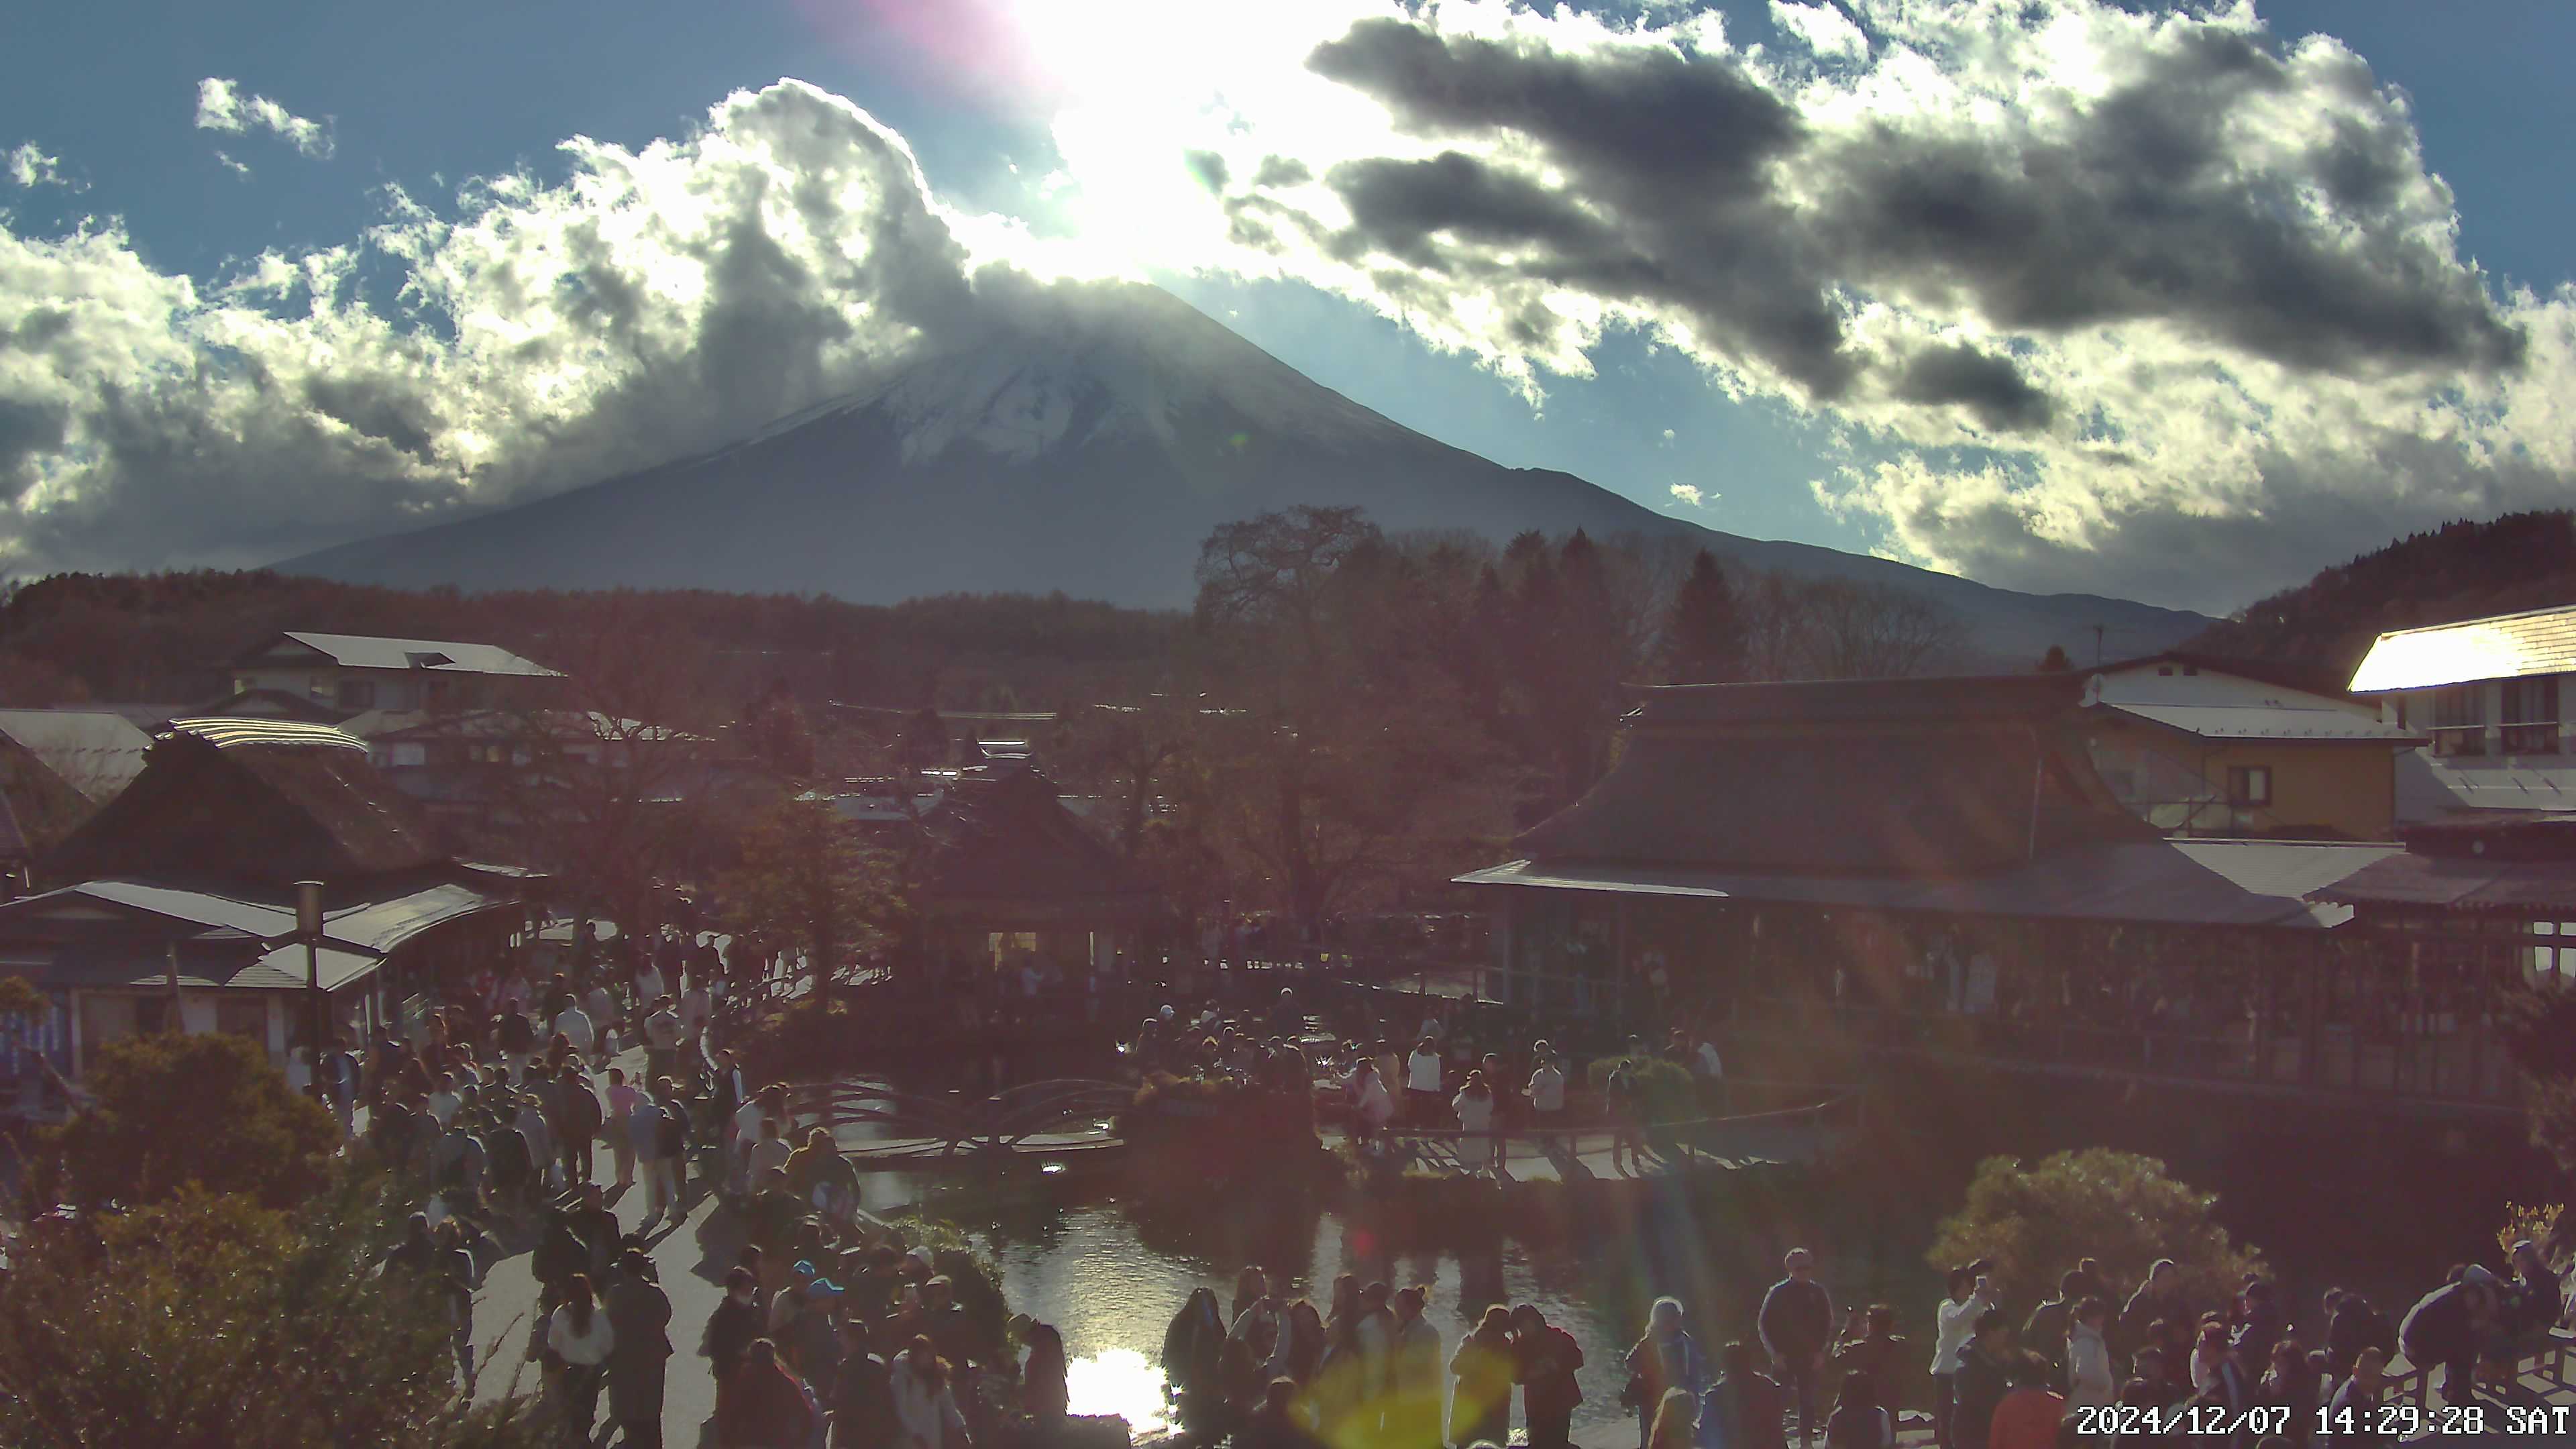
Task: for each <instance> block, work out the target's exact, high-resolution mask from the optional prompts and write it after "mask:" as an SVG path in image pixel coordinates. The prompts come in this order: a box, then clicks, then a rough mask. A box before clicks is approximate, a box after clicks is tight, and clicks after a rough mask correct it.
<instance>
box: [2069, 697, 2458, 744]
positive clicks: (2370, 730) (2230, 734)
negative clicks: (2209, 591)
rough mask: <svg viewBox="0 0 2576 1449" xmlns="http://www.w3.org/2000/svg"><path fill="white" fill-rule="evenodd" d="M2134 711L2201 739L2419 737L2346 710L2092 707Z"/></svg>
mask: <svg viewBox="0 0 2576 1449" xmlns="http://www.w3.org/2000/svg"><path fill="white" fill-rule="evenodd" d="M2096 708H2099V709H2108V710H2117V711H2118V712H2119V713H2121V714H2125V715H2134V716H2136V717H2137V718H2139V719H2142V720H2145V721H2147V722H2148V723H2149V724H2158V725H2163V726H2164V727H2165V728H2167V729H2171V730H2180V731H2181V732H2182V733H2184V734H2187V735H2196V736H2198V737H2199V738H2201V739H2205V740H2361V741H2368V742H2373V743H2377V744H2384V745H2408V744H2422V743H2423V742H2424V738H2425V737H2424V736H2422V735H2420V734H2416V733H2413V732H2412V731H2408V730H2403V729H2400V728H2398V727H2397V726H2395V725H2392V724H2382V723H2381V722H2379V721H2378V720H2376V719H2373V718H2371V717H2370V716H2368V715H2366V714H2360V713H2356V712H2354V711H2352V710H2345V709H2302V708H2299V707H2298V706H2296V705H2286V704H2285V705H2279V706H2275V707H2272V708H2268V709H2266V708H2259V707H2249V706H2245V705H2233V704H2115V703H2111V702H2108V701H2105V702H2104V703H2102V704H2100V705H2098V706H2096Z"/></svg>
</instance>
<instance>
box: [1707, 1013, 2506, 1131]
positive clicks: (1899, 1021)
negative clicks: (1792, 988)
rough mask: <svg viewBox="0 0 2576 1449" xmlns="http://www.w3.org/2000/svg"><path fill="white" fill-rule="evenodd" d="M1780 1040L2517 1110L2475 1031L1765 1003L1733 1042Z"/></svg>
mask: <svg viewBox="0 0 2576 1449" xmlns="http://www.w3.org/2000/svg"><path fill="white" fill-rule="evenodd" d="M1783 1029H1787V1030H1794V1031H1801V1032H1807V1033H1830V1034H1831V1036H1832V1038H1834V1039H1835V1040H1834V1044H1835V1045H1838V1046H1840V1047H1842V1048H1844V1049H1846V1050H1849V1051H1853V1052H1874V1053H1880V1054H1886V1053H1908V1054H1918V1055H1927V1056H1934V1057H1957V1058H1972V1059H1979V1060H1989V1061H1999V1062H2006V1063H2012V1064H2027V1065H2032V1066H2044V1067H2053V1068H2060V1069H2066V1070H2080V1071H2084V1072H2088V1073H2091V1072H2107V1073H2116V1074H2125V1075H2136V1076H2146V1077H2170V1078H2178V1079H2186V1080H2200V1081H2217V1082H2240V1083H2244V1084H2247V1085H2249V1086H2272V1087H2283V1088H2305V1089H2317V1090H2326V1091H2342V1092H2361V1093H2381V1094H2386V1095H2390V1096H2396V1097H2404V1098H2420V1099H2425V1100H2429V1101H2444V1102H2463V1103H2489V1104H2494V1105H2498V1106H2504V1105H2508V1104H2510V1103H2511V1102H2512V1101H2513V1100H2514V1087H2513V1082H2512V1079H2511V1078H2512V1073H2511V1072H2510V1070H2509V1069H2508V1064H2507V1062H2506V1060H2505V1057H2504V1053H2503V1051H2502V1048H2501V1046H2500V1044H2498V1043H2497V1042H2496V1041H2495V1040H2494V1039H2493V1036H2492V1034H2488V1035H2487V1037H2486V1039H2485V1040H2483V1041H2480V1040H2479V1039H2478V1038H2477V1037H2476V1036H2475V1035H2474V1034H2473V1033H2472V1031H2471V1030H2470V1027H2469V1025H2468V1024H2467V1023H2455V1024H2454V1025H2453V1027H2452V1028H2451V1029H2449V1030H2438V1029H2434V1028H2432V1027H2431V1026H2430V1025H2428V1026H2427V1027H2426V1028H2425V1029H2421V1030H2399V1031H2389V1032H2384V1033H2370V1034H2363V1033H2358V1032H2356V1031H2355V1030H2354V1028H2353V1027H2352V1026H2351V1025H2349V1024H2347V1023H2339V1022H2324V1023H2319V1024H2318V1026H2317V1029H2316V1032H2315V1035H2314V1038H2313V1040H2311V1039H2310V1038H2307V1037H2303V1036H2301V1035H2299V1034H2298V1033H2296V1032H2294V1031H2289V1030H2282V1031H2278V1032H2275V1033H2272V1034H2269V1035H2264V1034H2261V1033H2258V1032H2257V1030H2256V1029H2255V1024H2254V1022H2253V1021H2252V1020H2251V1019H2250V1018H2248V1019H2244V1020H2240V1021H2237V1022H2235V1023H2234V1024H2232V1025H2231V1026H2229V1027H2227V1028H2226V1029H2223V1030H2217V1031H2211V1030H2207V1029H2204V1030H2200V1031H2168V1030H2157V1029H2152V1028H2139V1027H2114V1026H2099V1025H2094V1024H2091V1023H2088V1022H2081V1021H2071V1020H2064V1019H2058V1020H2046V1019H2031V1018H2019V1019H2016V1018H2009V1017H2004V1016H2000V1015H1971V1014H1963V1013H1955V1012H1946V1011H1922V1010H1908V1009H1903V1008H1898V1007H1887V1006H1876V1005H1854V1004H1840V1005H1837V1004H1835V1003H1832V1002H1829V1001H1818V1000H1806V999H1797V998H1778V997H1767V998H1755V999H1753V1000H1750V1001H1747V1002H1744V1003H1743V1004H1742V1007H1741V1009H1740V1010H1739V1012H1738V1014H1737V1017H1736V1020H1735V1021H1734V1023H1733V1025H1732V1027H1731V1028H1730V1030H1729V1031H1728V1032H1727V1033H1725V1035H1727V1036H1728V1037H1730V1038H1732V1039H1734V1040H1736V1041H1740V1042H1742V1043H1743V1044H1744V1045H1745V1046H1746V1047H1747V1048H1748V1049H1751V1050H1756V1051H1758V1050H1760V1049H1762V1048H1763V1047H1764V1046H1765V1045H1766V1044H1770V1043H1775V1042H1776V1041H1777V1038H1778V1034H1779V1033H1780V1032H1781V1031H1782V1030H1783Z"/></svg>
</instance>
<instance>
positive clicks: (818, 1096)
mask: <svg viewBox="0 0 2576 1449" xmlns="http://www.w3.org/2000/svg"><path fill="white" fill-rule="evenodd" d="M1135 1095H1136V1089H1135V1088H1134V1087H1131V1086H1126V1085H1124V1084H1122V1083H1118V1082H1103V1081H1093V1080H1086V1079H1079V1078H1064V1079H1059V1080H1055V1081H1046V1082H1029V1083H1026V1084H1024V1085H1021V1086H1017V1087H1013V1088H1011V1089H1010V1090H1008V1091H1006V1092H1001V1093H997V1094H995V1095H993V1096H990V1097H968V1096H964V1095H962V1094H951V1095H947V1096H930V1095H927V1094H923V1093H914V1092H898V1091H896V1090H894V1089H892V1088H890V1087H882V1086H871V1085H861V1084H844V1083H836V1084H833V1085H830V1086H823V1087H809V1088H807V1089H805V1090H804V1091H803V1092H802V1093H801V1094H800V1095H799V1097H798V1099H797V1115H798V1118H799V1120H800V1125H809V1126H820V1127H823V1128H825V1129H826V1130H828V1131H831V1132H832V1133H833V1135H834V1137H835V1138H837V1137H838V1136H839V1129H840V1128H842V1127H844V1126H874V1127H880V1128H883V1129H885V1130H886V1132H887V1133H888V1135H890V1136H894V1137H903V1138H926V1139H929V1140H931V1141H935V1142H937V1143H939V1144H940V1151H941V1152H942V1153H943V1154H946V1153H953V1152H955V1151H957V1150H958V1149H959V1148H961V1147H962V1148H968V1149H971V1150H973V1151H978V1152H1009V1151H1014V1150H1017V1149H1018V1148H1019V1146H1020V1145H1021V1144H1022V1143H1024V1142H1026V1141H1027V1140H1028V1139H1029V1138H1031V1137H1035V1136H1039V1135H1041V1134H1043V1133H1050V1132H1061V1131H1065V1130H1067V1129H1069V1128H1075V1127H1082V1128H1089V1127H1091V1126H1093V1125H1094V1124H1096V1123H1098V1122H1099V1121H1100V1120H1101V1119H1102V1118H1104V1117H1108V1116H1112V1115H1114V1114H1115V1113H1117V1112H1118V1111H1119V1110H1121V1109H1122V1108H1124V1107H1125V1106H1127V1104H1128V1103H1129V1102H1131V1101H1133V1100H1134V1098H1135Z"/></svg>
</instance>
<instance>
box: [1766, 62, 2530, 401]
mask: <svg viewBox="0 0 2576 1449" xmlns="http://www.w3.org/2000/svg"><path fill="white" fill-rule="evenodd" d="M2290 84H2291V79H2290V77H2289V75H2288V73H2287V71H2286V70H2285V68H2284V65H2283V63H2282V61H2281V60H2280V59H2279V58H2278V57H2276V56H2274V55H2272V54H2270V53H2269V52H2267V51H2265V50H2263V49H2261V48H2260V47H2257V46H2255V45H2254V44H2252V43H2251V42H2249V41H2246V40H2243V39H2242V38H2241V37H2233V36H2219V37H2203V38H2201V39H2199V40H2196V41H2194V42H2192V43H2187V44H2184V45H2182V46H2180V47H2178V48H2177V49H2175V50H2173V51H2171V52H2168V53H2163V54H2159V55H2157V56H2155V57H2154V58H2153V59H2152V61H2151V62H2150V64H2149V65H2148V66H2147V71H2146V74H2145V75H2144V76H2143V77H2142V78H2140V79H2138V80H2136V81H2134V82H2132V83H2130V84H2128V85H2126V86H2123V87H2121V88H2120V89H2118V90H2116V91H2114V92H2113V93H2112V94H2111V95H2110V96H2108V97H2107V98H2105V99H2104V100H2103V101H2102V102H2101V103H2100V104H2098V105H2097V106H2095V107H2094V108H2093V109H2092V110H2091V111H2090V112H2089V113H2087V114H2086V115H2085V116H2084V117H2083V118H2082V120H2081V121H2080V122H2079V123H2078V124H2077V125H2076V127H2075V129H2074V131H2073V134H2072V135H2071V136H2070V137H2069V138H2067V139H2064V140H2042V139H2038V138H2032V137H2019V136H2003V137H1996V136H1984V135H1977V134H1973V133H1966V132H1963V131H1961V130H1959V129H1956V128H1950V127H1938V126H1937V123H1936V124H1935V126H1933V127H1921V128H1917V129H1911V130H1909V129H1900V128H1897V127H1892V126H1879V127H1874V128H1872V129H1871V130H1869V131H1868V132H1866V133H1865V134H1863V135H1861V136H1859V137H1857V138H1854V139H1850V140H1846V141H1842V142H1839V143H1837V144H1835V145H1832V146H1830V147H1826V148H1822V149H1820V150H1818V151H1816V152H1814V153H1813V154H1811V155H1808V156H1804V157H1801V158H1800V161H1801V169H1802V172H1803V174H1805V175H1806V176H1807V177H1809V178H1811V179H1812V180H1813V181H1815V182H1816V183H1817V184H1819V186H1820V188H1822V189H1823V190H1824V193H1825V197H1826V204H1825V206H1824V208H1823V210H1822V211H1821V213H1820V214H1819V215H1817V216H1816V217H1815V219H1814V221H1813V225H1814V228H1815V230H1816V232H1817V234H1818V235H1819V237H1821V238H1829V239H1831V241H1832V243H1833V244H1834V245H1835V247H1836V249H1837V251H1838V252H1839V255H1840V257H1841V259H1842V262H1841V265H1840V267H1839V268H1838V270H1840V271H1841V272H1842V273H1843V274H1844V275H1846V276H1847V277H1849V278H1850V279H1851V280H1852V281H1853V282H1854V283H1855V284H1856V285H1858V286H1860V287H1862V288H1864V289H1866V290H1870V291H1873V292H1878V293H1881V294H1884V295H1888V296H1892V297H1897V298H1901V299H1902V300H1905V301H1907V302H1910V303H1913V304H1916V305H1919V306H1923V307H1926V308H1930V309H1934V310H1949V309H1956V308H1961V307H1973V308H1975V309H1976V311H1977V312H1978V313H1980V314H1981V315H1982V316H1983V317H1984V319H1985V320H1986V321H1988V322H1989V323H1991V324H1992V325H1995V326H1999V327H2004V328H2008V329H2011V330H2014V331H2025V332H2033V333H2065V332H2069V331H2073V330H2075V329H2079V328H2084V327H2090V326H2098V325H2101V324H2104V323H2111V322H2123V321H2135V320H2141V319H2160V320H2164V321H2167V322H2171V323H2176V324H2179V325H2181V326H2184V327H2186V328H2187V329H2189V330H2191V331H2194V332H2197V333H2199V334H2201V335H2203V336H2204V337H2207V338H2208V339H2210V340H2212V341H2215V342H2221V343H2224V344H2227V345H2229V346H2232V347H2236V348H2240V349H2242V350H2244V351H2246V352H2249V353H2252V354H2254V355H2256V356H2260V357H2263V358H2266V359H2269V360H2271V361H2274V362H2278V363H2283V364H2286V365H2288V366H2291V367H2295V368H2299V369H2302V370H2306V371H2314V372H2323V373H2333V374H2374V373H2385V372H2390V371H2405V370H2413V369H2431V368H2445V369H2447V368H2470V369H2477V370H2486V369H2493V368H2510V367H2512V366H2514V365H2516V364H2518V363H2519V361H2520V360H2521V357H2522V353H2523V349H2524V346H2525V339H2524V337H2523V335H2522V333H2521V332H2520V331H2519V330H2517V329H2516V328H2515V327H2513V326H2512V325H2511V324H2510V323H2508V322H2507V321H2506V320H2505V319H2504V318H2503V317H2502V316H2501V315H2500V313H2499V311H2498V309H2497V307H2496V304H2495V302H2494V301H2493V300H2492V299H2491V298H2490V297H2489V296H2488V295H2487V293H2486V291H2485V289H2484V287H2483V285H2482V284H2481V282H2480V280H2479V278H2478V276H2477V274H2476V273H2475V272H2473V271H2471V270H2470V269H2468V268H2466V267H2463V266H2461V265H2459V264H2458V262H2457V260H2456V259H2455V258H2454V257H2453V256H2452V255H2451V254H2450V253H2449V252H2448V251H2447V250H2437V249H2436V248H2435V247H2434V246H2433V245H2432V244H2430V243H2428V242H2427V241H2426V240H2425V239H2424V237H2423V235H2422V234H2421V231H2420V230H2419V227H2418V223H2419V222H2420V221H2421V220H2422V218H2421V217H2420V215H2418V214H2417V213H2416V212H2414V211H2412V210H2410V209H2408V208H2406V207H2405V206H2404V205H2403V204H2402V199H2401V195H2400V193H2401V190H2402V188H2403V185H2404V183H2405V182H2406V181H2408V180H2410V179H2412V178H2414V177H2417V176H2419V175H2420V174H2421V172H2422V163H2421V160H2420V158H2419V157H2417V156H2416V154H2415V151H2414V143H2413V138H2412V134H2411V132H2409V131H2408V130H2407V129H2406V128H2405V127H2404V126H2402V125H2399V124H2394V123H2391V124H2383V125H2380V126H2377V127H2375V128H2374V127H2363V126H2359V125H2353V124H2347V125H2344V126H2341V127H2339V128H2337V130H2336V135H2335V138H2334V140H2333V141H2332V142H2331V143H2329V144H2328V145H2327V146H2325V147H2323V148H2320V149H2319V150H2318V151H2316V152H2315V153H2313V154H2312V155H2311V156H2310V157H2309V160H2308V167H2307V170H2306V174H2304V175H2301V174H2297V173H2295V172H2294V173H2291V174H2288V175H2272V176H2254V175H2249V174H2247V169H2246V167H2245V166H2243V165H2242V164H2240V162H2239V160H2238V158H2237V157H2235V156H2234V155H2233V154H2232V153H2231V151H2230V149H2229V144H2228V131H2227V126H2228V122H2229V120H2230V118H2231V116H2232V115H2233V114H2234V113H2235V112H2236V111H2237V110H2238V109H2239V108H2240V107H2242V106H2244V105H2246V104H2248V103H2249V102H2250V101H2252V100H2253V99H2255V98H2257V97H2261V96H2266V95H2272V94H2276V93H2278V92H2280V91H2282V90H2283V89H2285V88H2286V87H2288V86H2289V85H2290ZM2300 181H2312V182H2314V183H2315V184H2316V185H2317V186H2318V187H2319V188H2320V189H2321V190H2323V191H2324V192H2325V193H2326V194H2327V195H2328V196H2330V197H2333V198H2335V199H2336V200H2337V203H2338V205H2339V206H2340V207H2341V208H2342V209H2341V211H2340V212H2339V213H2338V215H2337V216H2336V217H2334V218H2311V217H2309V216H2308V215H2307V214H2306V209H2305V207H2304V205H2303V203H2302V202H2301V201H2300V199H2299V197H2298V196H2297V195H2296V194H2295V192H2294V190H2293V189H2292V188H2293V186H2294V185H2295V184H2296V183H2298V182H2300Z"/></svg>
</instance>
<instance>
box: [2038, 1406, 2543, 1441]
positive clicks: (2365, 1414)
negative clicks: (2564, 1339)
mask: <svg viewBox="0 0 2576 1449" xmlns="http://www.w3.org/2000/svg"><path fill="white" fill-rule="evenodd" d="M2315 1413H2316V1416H2317V1418H2316V1434H2317V1437H2318V1438H2320V1439H2332V1438H2336V1437H2339V1436H2345V1435H2351V1436H2356V1437H2358V1436H2362V1435H2369V1436H2372V1437H2374V1438H2379V1439H2411V1438H2414V1437H2415V1436H2417V1435H2419V1434H2422V1435H2432V1436H2438V1437H2451V1436H2457V1437H2461V1438H2468V1437H2471V1436H2475V1435H2479V1434H2547V1435H2552V1436H2556V1437H2557V1438H2558V1439H2559V1440H2560V1441H2561V1442H2566V1440H2567V1436H2569V1435H2570V1434H2571V1433H2576V1406H2570V1405H2565V1404H2529V1405H2525V1404H2459V1405H2450V1406H2445V1407H2442V1408H2421V1407H2418V1406H2416V1405H2413V1404H2381V1405H2378V1406H2377V1407H2374V1408H2367V1409H2330V1408H2319V1409H2317V1410H2315ZM2074 1417H2075V1429H2076V1432H2077V1433H2079V1434H2086V1435H2092V1434H2103V1435H2110V1434H2189V1435H2199V1434H2208V1435H2232V1434H2239V1433H2242V1434H2248V1435H2252V1436H2255V1437H2258V1438H2259V1437H2261V1436H2262V1435H2265V1434H2281V1433H2287V1432H2288V1431H2289V1427H2290V1410H2289V1409H2288V1408H2287V1407H2286V1406H2284V1405H2279V1404H2258V1405H2256V1406H2254V1407H2253V1408H2249V1409H2241V1410H2230V1409H2228V1408H2226V1407H2225V1406H2223V1405H2209V1404H2183V1405H2177V1406H2175V1407H2173V1408H2170V1409H2155V1408H2146V1407H2140V1406H2133V1405H2126V1404H2109V1405H2104V1406H2102V1407H2099V1408H2085V1409H2078V1410H2076V1411H2075V1416H2074Z"/></svg>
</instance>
